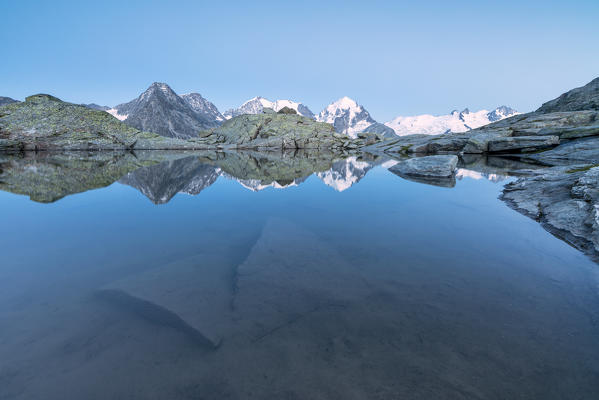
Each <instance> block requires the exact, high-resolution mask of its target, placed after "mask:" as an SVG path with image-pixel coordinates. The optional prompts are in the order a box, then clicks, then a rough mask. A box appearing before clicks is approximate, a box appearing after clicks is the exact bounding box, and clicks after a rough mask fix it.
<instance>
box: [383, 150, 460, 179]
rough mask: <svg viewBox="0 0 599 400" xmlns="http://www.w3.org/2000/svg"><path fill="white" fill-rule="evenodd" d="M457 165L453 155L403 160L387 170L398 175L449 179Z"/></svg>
mask: <svg viewBox="0 0 599 400" xmlns="http://www.w3.org/2000/svg"><path fill="white" fill-rule="evenodd" d="M457 165H458V157H457V156H455V155H434V156H426V157H415V158H410V159H407V160H403V161H401V162H399V163H398V164H396V165H394V166H393V167H391V168H389V170H390V171H391V172H394V173H397V174H400V175H409V176H433V177H449V176H452V175H453V174H454V173H455V170H456V167H457Z"/></svg>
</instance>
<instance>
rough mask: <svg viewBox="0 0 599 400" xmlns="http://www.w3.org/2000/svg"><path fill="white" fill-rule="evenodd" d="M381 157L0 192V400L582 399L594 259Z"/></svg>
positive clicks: (487, 185)
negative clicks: (53, 196)
mask: <svg viewBox="0 0 599 400" xmlns="http://www.w3.org/2000/svg"><path fill="white" fill-rule="evenodd" d="M185 160H186V161H185ZM360 163H361V164H360ZM391 164H392V162H391ZM388 165H390V164H389V162H386V163H385V162H383V161H382V160H381V161H379V162H376V163H372V162H371V163H369V162H366V161H358V160H356V159H351V160H349V161H341V162H340V163H337V164H335V165H334V168H331V169H330V170H328V171H322V170H320V171H319V172H316V173H315V174H312V175H310V174H307V176H302V177H301V178H300V179H295V180H287V181H282V180H280V181H281V182H276V181H274V182H273V181H272V179H271V180H270V181H269V180H268V179H263V180H256V179H250V178H252V177H250V178H248V179H239V178H234V177H233V176H232V175H231V173H232V172H231V171H230V170H229V172H224V171H223V170H221V169H219V168H216V167H214V165H205V164H202V163H198V159H197V158H196V157H190V158H186V159H184V162H181V161H180V165H179V164H177V165H174V166H173V162H165V163H162V164H155V165H152V166H148V167H144V168H142V169H141V170H137V171H135V172H133V173H129V174H127V175H126V176H124V177H122V178H121V179H120V180H119V181H118V182H115V183H113V184H111V185H110V186H107V187H104V188H101V189H97V190H89V191H85V192H82V193H78V194H72V195H69V196H66V197H64V198H62V199H60V200H58V201H55V202H51V203H39V202H35V201H31V200H30V199H29V198H28V197H26V196H22V195H17V194H13V193H9V192H0V209H1V210H2V211H1V215H2V224H0V252H1V253H0V254H2V263H1V264H0V399H167V398H168V399H246V398H258V399H396V398H410V399H420V398H422V399H514V398H523V399H566V398H567V399H597V398H599V296H598V293H599V292H598V290H599V285H598V283H599V280H598V274H597V271H598V270H597V268H598V266H597V265H596V264H595V263H593V262H592V261H591V260H589V259H588V258H587V257H585V256H584V255H582V254H581V253H579V252H578V251H576V250H575V249H573V248H571V247H569V246H568V245H567V244H565V243H564V242H562V241H560V240H559V239H557V238H555V237H553V236H552V235H551V234H549V233H547V232H546V231H545V230H543V229H542V228H541V227H540V226H539V225H538V224H537V223H536V222H535V221H533V220H531V219H529V218H527V217H525V216H523V215H521V214H519V213H517V212H515V211H513V210H512V209H510V208H508V207H507V206H506V205H505V204H504V203H503V202H501V201H500V200H498V198H497V197H498V195H499V194H500V192H501V190H502V187H503V184H504V183H506V182H508V181H509V179H510V178H507V177H502V176H497V175H491V176H490V178H492V179H486V178H489V176H488V175H481V174H479V173H477V172H474V171H468V170H462V171H461V172H460V173H459V174H458V175H459V176H458V177H459V178H461V179H458V180H457V184H456V185H455V187H453V188H448V187H440V186H431V185H425V184H420V183H416V182H412V181H408V180H404V179H402V178H400V177H398V176H396V175H394V174H393V173H391V172H390V171H388V170H387V169H386V167H387V166H388ZM30 167H31V165H29V164H28V166H27V168H30ZM35 168H37V169H39V168H41V166H40V165H37V166H35ZM240 168H242V169H243V166H241V167H240ZM166 171H169V172H168V174H167V173H166ZM173 171H175V172H173ZM5 173H6V171H5ZM20 173H22V174H24V172H20ZM268 173H269V172H267V173H266V175H268ZM254 178H255V177H254ZM504 178H505V179H504ZM65 181H67V180H66V179H65ZM240 181H241V182H240ZM240 183H241V184H240ZM65 184H67V183H65ZM169 184H171V185H170V186H169ZM68 185H74V183H73V182H72V180H70V179H69V180H68ZM190 193H191V194H190Z"/></svg>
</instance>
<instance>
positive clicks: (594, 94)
mask: <svg viewBox="0 0 599 400" xmlns="http://www.w3.org/2000/svg"><path fill="white" fill-rule="evenodd" d="M582 110H599V78H595V79H593V80H592V81H591V82H589V83H587V84H586V85H584V86H582V87H579V88H576V89H572V90H570V91H568V92H566V93H564V94H562V95H561V96H559V97H558V98H557V99H554V100H551V101H548V102H547V103H544V104H543V105H542V106H541V107H539V109H538V110H537V112H540V113H550V112H556V111H582Z"/></svg>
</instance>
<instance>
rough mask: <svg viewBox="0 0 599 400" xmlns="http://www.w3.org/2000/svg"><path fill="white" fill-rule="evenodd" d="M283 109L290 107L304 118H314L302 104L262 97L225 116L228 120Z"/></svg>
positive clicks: (249, 101)
mask: <svg viewBox="0 0 599 400" xmlns="http://www.w3.org/2000/svg"><path fill="white" fill-rule="evenodd" d="M283 107H289V108H291V109H293V110H295V111H296V112H297V113H298V114H299V115H303V116H304V117H308V118H314V113H313V112H312V111H310V109H309V108H308V107H306V106H305V105H304V104H302V103H298V102H295V101H292V100H277V101H270V100H268V99H265V98H264V97H260V96H258V97H254V98H252V99H249V100H248V101H246V102H245V103H243V104H242V105H241V106H240V107H239V108H236V109H231V110H227V111H225V112H224V114H223V115H224V117H225V118H226V119H230V118H233V117H236V116H238V115H243V114H260V113H262V111H263V110H264V109H265V108H272V109H273V110H275V111H279V110H280V109H282V108H283Z"/></svg>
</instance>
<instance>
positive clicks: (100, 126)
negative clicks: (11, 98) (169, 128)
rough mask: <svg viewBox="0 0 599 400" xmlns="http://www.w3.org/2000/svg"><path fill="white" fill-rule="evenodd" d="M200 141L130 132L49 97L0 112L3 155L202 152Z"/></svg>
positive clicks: (111, 119) (107, 116) (31, 99)
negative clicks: (163, 151) (111, 151)
mask: <svg viewBox="0 0 599 400" xmlns="http://www.w3.org/2000/svg"><path fill="white" fill-rule="evenodd" d="M203 147H206V144H205V143H204V142H202V141H201V140H199V139H198V140H177V139H171V138H165V137H161V136H159V135H156V134H153V133H148V132H141V131H139V130H137V129H135V128H131V127H129V126H127V125H125V124H123V123H122V122H120V121H119V120H117V119H116V118H114V117H113V116H112V115H110V114H108V113H107V112H105V111H98V110H93V109H90V108H88V107H85V106H82V105H78V104H72V103H67V102H64V101H62V100H60V99H58V98H56V97H54V96H51V95H48V94H37V95H33V96H29V97H27V98H26V99H25V101H24V102H18V103H13V104H9V105H6V106H4V107H2V108H1V109H0V151H7V150H8V151H19V150H131V149H194V148H203Z"/></svg>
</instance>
